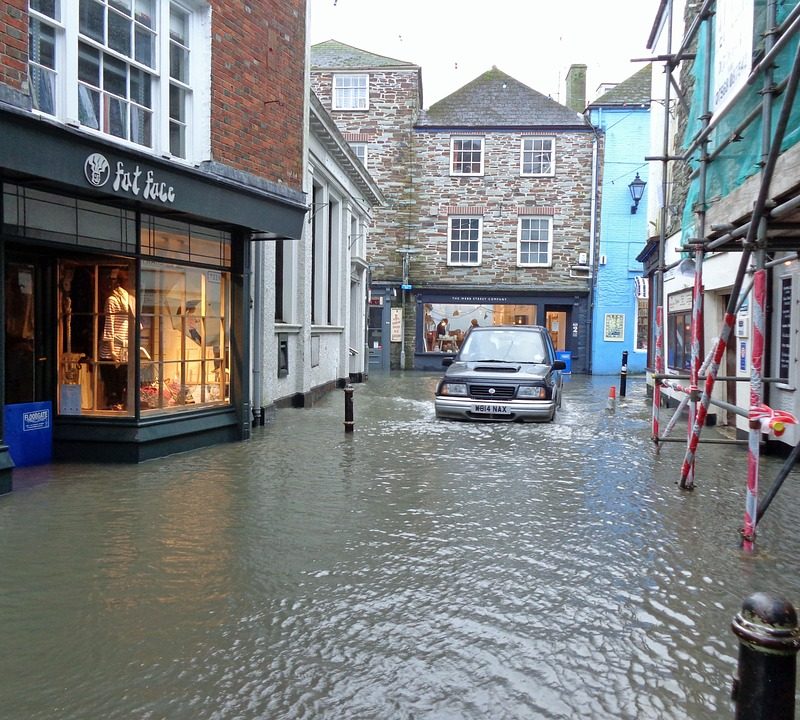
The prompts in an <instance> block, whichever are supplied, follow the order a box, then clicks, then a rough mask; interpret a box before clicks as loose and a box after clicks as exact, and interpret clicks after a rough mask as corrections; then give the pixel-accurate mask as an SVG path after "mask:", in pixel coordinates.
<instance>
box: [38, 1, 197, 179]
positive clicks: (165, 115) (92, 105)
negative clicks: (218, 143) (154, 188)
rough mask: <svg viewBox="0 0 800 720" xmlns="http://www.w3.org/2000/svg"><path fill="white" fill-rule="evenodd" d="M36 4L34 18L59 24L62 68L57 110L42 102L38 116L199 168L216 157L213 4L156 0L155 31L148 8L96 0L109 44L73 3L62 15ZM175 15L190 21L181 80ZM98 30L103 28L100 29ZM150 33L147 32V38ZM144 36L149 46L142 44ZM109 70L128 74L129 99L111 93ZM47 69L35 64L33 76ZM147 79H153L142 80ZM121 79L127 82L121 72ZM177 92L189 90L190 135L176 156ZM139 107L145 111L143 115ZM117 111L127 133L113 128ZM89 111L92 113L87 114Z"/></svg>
mask: <svg viewBox="0 0 800 720" xmlns="http://www.w3.org/2000/svg"><path fill="white" fill-rule="evenodd" d="M35 4H36V3H35V0H29V4H28V8H29V16H30V18H31V20H35V21H36V22H38V23H44V24H46V25H48V26H50V27H53V28H54V29H55V36H56V37H55V68H54V69H52V73H53V74H54V79H53V80H52V82H54V84H55V88H54V90H53V92H52V93H51V94H52V96H53V98H54V108H53V111H52V112H49V111H48V109H44V110H43V109H42V108H41V107H37V105H39V103H38V102H35V106H34V108H33V112H35V113H41V114H43V115H47V116H48V117H53V118H55V119H56V120H57V121H59V122H61V123H63V124H65V125H70V126H75V127H78V128H79V129H80V131H81V132H85V133H87V134H89V135H94V136H97V137H101V138H103V139H105V140H109V141H111V142H114V143H116V144H119V145H123V146H125V147H127V148H130V149H135V150H136V151H138V152H145V153H149V154H151V155H154V156H158V157H168V158H170V159H173V160H175V161H177V162H183V163H187V164H194V163H196V162H197V161H199V160H202V159H204V158H206V157H208V156H209V154H210V150H209V148H210V133H209V128H210V106H209V104H208V102H207V100H208V99H209V98H210V94H211V88H210V62H211V61H210V52H203V49H204V47H206V46H209V48H210V33H209V26H210V17H209V13H210V7H209V6H208V5H207V4H203V3H198V2H194V0H185V1H184V0H152V7H153V17H152V23H151V25H152V27H149V28H148V27H146V25H144V24H142V23H143V18H146V19H148V20H149V16H146V15H145V14H143V13H144V10H142V9H141V8H137V7H136V6H135V3H132V5H131V8H130V11H129V12H130V14H129V15H127V14H125V11H120V9H119V8H118V7H117V6H116V5H115V4H114V3H113V2H111V1H110V0H97V3H96V9H102V18H101V20H102V22H101V23H100V24H101V25H102V35H103V37H102V40H101V39H98V38H99V35H98V32H92V28H91V27H87V22H89V21H88V20H87V19H86V18H83V23H84V24H83V27H82V26H81V16H80V13H79V12H78V11H77V10H74V11H73V9H72V7H71V4H70V7H65V5H66V4H67V3H65V2H64V0H56V12H55V18H53V17H50V16H48V15H45V14H42V13H41V12H39V11H37V10H35V9H34V8H32V7H31V5H35ZM143 7H144V6H143ZM140 10H141V11H140ZM176 11H177V12H178V13H180V14H182V15H183V16H185V18H186V33H185V35H186V37H185V38H184V39H185V40H186V42H188V46H186V47H188V49H189V50H190V51H191V55H190V56H188V58H189V59H187V56H186V55H183V56H182V58H183V59H184V61H185V63H184V65H183V67H185V69H186V72H184V73H181V77H182V78H183V79H182V80H181V79H179V78H174V77H172V74H173V73H172V72H171V67H170V58H171V53H170V48H171V47H172V45H173V44H174V43H173V42H172V39H171V36H172V34H171V32H170V18H171V16H172V14H173V12H176ZM110 15H113V16H114V18H115V22H114V23H112V22H111V21H110V20H108V18H109V17H110ZM97 17H100V16H99V15H98V16H97ZM125 22H129V28H128V33H123V34H121V35H120V34H119V32H117V33H116V34H115V35H113V36H112V34H111V33H112V30H115V29H116V30H117V31H119V30H120V28H121V27H122V26H123V25H124V24H125ZM97 30H98V31H100V28H99V27H98V28H97ZM145 30H147V31H148V32H147V33H145V32H144V31H145ZM151 31H152V32H151ZM33 32H34V23H33V22H31V23H30V24H29V29H28V44H29V47H30V44H31V43H32V42H34V41H35V38H34V35H33ZM85 33H86V34H85ZM145 35H148V36H149V43H150V44H148V42H147V40H146V39H145V40H142V38H144V37H145ZM123 36H124V37H125V38H126V39H125V41H124V42H123V41H122V40H120V38H123ZM115 38H116V40H115ZM137 39H139V41H140V42H142V43H143V44H142V45H137V44H136V41H137ZM120 43H122V44H120ZM115 46H117V48H118V49H115ZM87 52H88V54H86V53H87ZM148 56H149V57H148ZM82 58H83V59H84V63H83V64H82V62H81V59H82ZM95 58H96V59H97V63H99V64H97V65H96V67H97V76H96V77H93V73H94V67H93V64H94V63H93V60H94V59H95ZM186 63H188V66H187V65H186ZM105 65H108V66H109V68H114V67H116V68H117V69H118V70H119V71H120V73H124V78H125V83H126V89H125V94H124V95H121V94H119V93H118V92H116V90H121V86H120V87H119V88H112V87H110V85H109V78H108V77H107V78H105V79H104V78H103V74H102V73H103V67H104V66H105ZM40 66H41V63H39V62H37V61H34V60H33V59H29V62H28V68H29V71H28V72H29V75H30V77H31V78H33V77H34V72H35V70H36V69H38V67H40ZM82 69H83V76H82V74H81V71H82ZM142 79H144V80H146V82H142ZM119 80H120V81H121V80H122V74H120V75H119ZM137 80H138V83H139V84H138V85H137ZM38 86H39V83H37V87H38ZM173 87H176V88H179V90H180V91H181V92H182V93H183V96H182V98H181V100H182V102H181V105H182V107H181V116H182V123H183V124H182V129H183V133H184V136H185V140H184V143H183V152H180V151H176V152H175V153H173V152H172V151H173V150H176V147H175V146H173V145H171V142H170V138H171V128H172V125H173V123H172V120H173V113H172V108H171V107H170V91H171V89H172V88H173ZM33 93H34V94H37V89H36V88H33ZM148 95H149V98H148V97H147V96H148ZM140 107H141V108H144V109H143V110H137V108H140ZM112 109H114V110H116V111H118V112H119V111H122V114H124V116H125V117H124V123H123V125H124V131H123V130H120V131H118V132H114V131H113V130H112V127H111V120H110V113H111V112H112ZM84 112H88V115H84ZM104 117H105V118H106V123H104V121H103V119H104ZM132 118H133V119H134V121H132ZM92 119H93V120H94V122H92V121H91V120H92ZM120 127H121V126H120ZM137 128H139V129H138V130H137Z"/></svg>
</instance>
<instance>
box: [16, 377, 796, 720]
mask: <svg viewBox="0 0 800 720" xmlns="http://www.w3.org/2000/svg"><path fill="white" fill-rule="evenodd" d="M611 382H613V378H611V379H609V378H605V379H604V378H581V377H576V378H574V379H573V380H572V381H571V382H570V383H569V384H568V386H567V392H566V400H565V405H564V408H563V410H562V411H561V413H560V414H559V416H558V419H557V421H556V422H555V423H553V424H550V425H524V426H520V425H504V424H481V425H479V424H471V423H455V422H445V421H437V420H435V418H434V416H433V405H432V400H431V393H432V390H433V385H434V383H435V378H434V377H432V376H428V375H419V374H407V375H400V374H396V375H392V376H391V377H386V376H376V377H373V378H371V379H370V381H369V383H368V384H366V385H360V386H356V391H355V414H356V431H355V433H353V434H352V435H349V436H347V435H345V434H344V433H343V426H342V419H343V417H342V415H343V399H342V394H341V393H333V394H332V395H330V396H329V397H327V398H326V399H324V400H323V402H321V403H320V404H319V405H318V406H317V407H316V408H314V409H313V410H283V411H280V412H279V413H278V414H277V417H276V420H275V422H274V423H273V424H272V425H271V426H269V427H266V428H259V429H257V430H256V432H255V437H254V439H253V440H252V441H251V442H249V443H245V444H236V445H230V446H225V447H223V448H219V447H218V448H212V449H208V450H203V451H199V452H195V453H192V454H187V455H181V456H175V457H172V458H168V459H166V460H164V461H158V462H150V463H145V464H143V465H140V466H137V467H127V466H125V467H120V468H112V469H109V468H100V467H93V466H88V467H77V466H58V465H57V466H52V467H50V468H46V469H31V470H24V471H19V472H18V473H17V480H16V483H17V487H18V488H19V489H17V490H16V491H15V492H14V493H13V494H12V495H10V496H7V497H5V498H2V499H0V536H1V537H2V538H3V545H2V553H0V577H2V578H3V580H2V585H1V586H0V620H2V622H3V655H2V660H0V698H2V702H3V706H4V710H3V711H2V713H0V714H2V715H3V717H8V718H20V719H22V718H25V719H26V720H28V719H31V720H32V719H34V718H48V719H50V718H59V719H62V718H76V719H78V718H81V719H83V718H94V717H98V718H99V717H103V718H169V719H170V720H172V719H182V718H215V719H222V718H269V719H270V720H273V719H278V718H287V719H288V718H292V719H294V718H314V719H317V718H336V719H339V718H348V719H349V718H379V719H381V720H384V719H388V718H391V719H394V718H398V719H400V720H403V719H406V718H407V719H409V720H410V719H411V718H457V719H471V718H476V719H477V718H543V719H545V720H550V719H555V718H565V719H566V718H569V719H570V720H574V719H575V718H590V719H593V718H597V719H606V718H609V719H615V718H636V719H637V720H646V719H649V718H652V719H654V720H655V719H658V720H665V719H671V718H675V719H676V720H677V719H679V718H680V719H684V718H692V719H693V720H703V719H704V718H709V719H711V718H721V717H732V716H733V710H732V705H731V703H730V701H729V700H728V697H729V691H730V680H731V676H732V674H733V671H734V669H735V664H736V653H737V646H736V643H735V639H734V638H733V636H732V634H731V632H730V630H729V624H730V621H731V619H732V618H733V616H734V614H735V613H736V612H737V611H738V609H739V607H740V605H741V601H742V599H743V598H744V597H745V596H746V595H748V594H749V593H750V592H753V591H756V590H769V591H773V592H777V593H778V594H780V595H783V596H785V597H787V598H788V599H790V600H791V601H793V602H795V603H796V602H797V600H798V596H799V595H800V593H798V587H799V583H798V578H797V572H796V570H797V568H796V564H795V558H796V557H797V556H798V551H799V550H800V548H798V541H797V537H796V535H797V533H796V529H795V528H796V519H795V515H794V513H793V511H792V508H793V507H796V506H797V500H798V497H797V495H798V492H797V489H796V487H794V486H795V485H796V482H792V480H793V479H794V480H796V477H795V476H794V475H793V476H792V477H790V479H789V480H788V481H787V483H786V485H785V487H784V490H782V491H781V494H780V495H779V496H778V499H777V500H776V502H775V503H774V505H773V507H772V508H770V511H769V513H768V514H767V516H766V517H765V519H764V522H763V523H762V528H761V534H760V536H759V541H758V553H757V554H756V555H755V556H746V555H743V554H742V552H741V551H740V550H739V548H738V544H737V539H738V528H739V527H740V525H741V516H742V512H743V506H744V493H743V489H744V482H745V454H744V451H743V450H739V449H736V450H731V449H730V448H721V446H701V449H700V452H699V454H698V469H697V489H696V490H695V491H694V492H693V493H682V492H681V491H679V490H678V489H677V487H676V482H675V481H676V480H677V477H678V469H679V466H680V461H681V459H682V456H683V448H682V447H681V446H680V445H668V446H665V448H664V449H663V451H662V454H661V455H660V456H655V455H654V454H653V452H652V449H651V447H650V445H649V441H648V439H647V438H648V435H649V404H648V402H647V401H646V400H645V398H644V388H643V383H642V381H641V380H636V379H630V378H629V383H628V386H629V397H628V398H624V399H622V398H621V399H619V400H618V403H617V409H616V411H615V412H613V413H611V412H609V411H608V410H607V409H606V398H607V390H608V386H609V384H610V383H611ZM780 462H781V461H780V459H774V458H770V459H768V460H765V465H768V466H769V469H768V470H767V471H765V473H764V479H763V480H762V483H764V485H765V486H768V485H769V484H770V483H771V479H772V478H773V477H774V476H775V474H776V472H777V468H778V467H779V465H780ZM729 465H730V466H733V470H730V469H728V466H729Z"/></svg>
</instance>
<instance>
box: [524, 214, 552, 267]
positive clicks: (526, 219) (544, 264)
mask: <svg viewBox="0 0 800 720" xmlns="http://www.w3.org/2000/svg"><path fill="white" fill-rule="evenodd" d="M532 220H537V221H542V220H543V221H545V223H546V225H547V240H546V245H547V262H523V260H522V255H523V253H522V245H523V243H528V244H533V243H541V242H542V241H541V240H523V239H522V232H523V228H522V226H523V224H524V223H525V222H529V221H532ZM552 266H553V218H552V216H550V215H522V216H520V217H519V220H518V222H517V267H521V268H524V267H552Z"/></svg>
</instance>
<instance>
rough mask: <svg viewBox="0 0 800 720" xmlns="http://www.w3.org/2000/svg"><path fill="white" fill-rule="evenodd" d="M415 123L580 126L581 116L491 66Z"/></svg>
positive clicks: (419, 125) (583, 125)
mask: <svg viewBox="0 0 800 720" xmlns="http://www.w3.org/2000/svg"><path fill="white" fill-rule="evenodd" d="M416 127H462V128H469V127H481V128H486V127H514V128H520V127H536V128H543V127H546V128H576V129H577V128H582V129H586V128H587V124H586V121H585V120H584V118H583V116H582V115H580V114H578V113H576V112H575V111H574V110H570V109H569V108H568V107H566V106H564V105H561V104H560V103H557V102H556V101H555V100H553V99H551V98H549V97H547V96H545V95H542V93H540V92H537V91H536V90H534V89H532V88H529V87H528V86H527V85H524V84H523V83H521V82H519V80H515V79H514V78H512V77H511V76H510V75H507V74H506V73H504V72H503V71H502V70H498V69H497V68H496V67H493V68H492V69H491V70H489V71H488V72H485V73H483V75H479V76H478V77H477V78H475V79H474V80H473V81H472V82H469V83H467V84H466V85H464V86H463V87H462V88H460V89H459V90H456V91H455V92H454V93H452V94H450V95H448V96H447V97H446V98H443V99H442V100H439V102H437V103H434V104H433V105H431V106H430V107H429V108H428V109H427V110H426V111H423V112H422V113H421V114H420V118H419V120H418V122H417V123H416Z"/></svg>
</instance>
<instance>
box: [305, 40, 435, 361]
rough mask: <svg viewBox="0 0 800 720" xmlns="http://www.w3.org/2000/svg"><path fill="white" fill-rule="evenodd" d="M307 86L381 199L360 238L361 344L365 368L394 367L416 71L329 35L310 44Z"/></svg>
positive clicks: (410, 204) (409, 216)
mask: <svg viewBox="0 0 800 720" xmlns="http://www.w3.org/2000/svg"><path fill="white" fill-rule="evenodd" d="M335 85H336V87H334V86H335ZM352 86H354V87H352ZM311 89H312V91H313V92H314V94H315V95H316V96H317V98H319V100H320V102H321V103H322V106H323V107H324V108H325V110H326V111H327V112H328V113H329V114H330V116H331V117H332V118H333V120H334V122H335V123H336V125H337V127H338V128H339V130H340V131H341V133H342V135H343V137H344V138H345V140H346V141H347V142H349V143H350V144H351V146H352V147H353V148H354V149H355V150H356V152H357V154H358V155H359V158H360V159H361V160H362V162H363V164H364V166H365V167H366V169H367V170H368V171H369V173H370V175H372V177H373V178H374V179H375V182H376V183H377V185H378V187H380V189H381V191H382V193H383V196H384V198H385V202H384V204H383V206H376V207H375V208H374V209H373V213H374V216H373V227H374V231H373V232H372V234H371V235H370V236H369V238H368V240H367V243H368V244H367V254H368V258H369V272H370V277H371V296H370V312H369V325H370V327H369V338H368V346H369V355H370V364H371V365H373V367H385V368H388V367H389V365H390V364H393V365H395V366H396V365H397V364H398V363H399V355H400V345H401V343H397V342H395V343H392V342H391V341H390V339H389V332H388V328H389V326H390V323H391V308H392V306H393V305H395V306H398V303H399V294H400V293H401V292H402V291H401V289H400V286H401V285H402V284H403V256H402V254H401V253H398V252H397V251H396V250H397V248H399V247H403V246H404V245H406V244H407V242H408V239H409V238H410V237H413V235H414V234H415V233H416V223H417V212H416V206H415V198H414V184H413V178H414V164H415V161H414V135H413V124H414V122H415V120H416V119H417V117H418V115H419V111H420V108H421V107H422V74H421V69H420V67H419V66H418V65H415V64H413V63H410V62H405V61H402V60H396V59H394V58H387V57H383V56H380V55H375V54H373V53H368V52H365V51H363V50H360V49H358V48H354V47H351V46H350V45H345V44H343V43H339V42H337V41H335V40H329V41H328V42H324V43H320V44H318V45H314V46H313V47H312V48H311Z"/></svg>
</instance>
